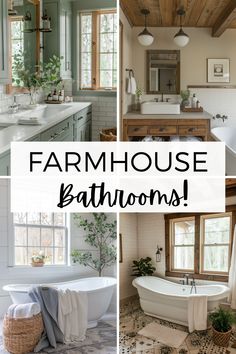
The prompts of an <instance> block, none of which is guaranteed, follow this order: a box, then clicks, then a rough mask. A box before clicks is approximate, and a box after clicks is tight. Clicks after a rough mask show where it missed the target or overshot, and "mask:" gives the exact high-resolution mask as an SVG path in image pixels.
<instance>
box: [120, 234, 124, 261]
mask: <svg viewBox="0 0 236 354" xmlns="http://www.w3.org/2000/svg"><path fill="white" fill-rule="evenodd" d="M119 250H120V252H119V263H123V249H122V234H119Z"/></svg>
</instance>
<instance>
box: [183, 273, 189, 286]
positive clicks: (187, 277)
mask: <svg viewBox="0 0 236 354" xmlns="http://www.w3.org/2000/svg"><path fill="white" fill-rule="evenodd" d="M184 279H186V285H189V274H184Z"/></svg>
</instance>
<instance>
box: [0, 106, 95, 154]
mask: <svg viewBox="0 0 236 354" xmlns="http://www.w3.org/2000/svg"><path fill="white" fill-rule="evenodd" d="M90 105H91V103H90V102H70V103H62V104H60V105H59V104H58V105H52V104H49V105H46V104H40V105H37V107H36V108H35V109H32V110H20V111H19V112H17V113H16V114H8V113H5V114H0V127H4V126H7V127H6V128H4V129H1V130H0V154H3V153H4V152H6V151H8V150H9V149H10V144H11V142H12V141H25V140H29V139H31V138H32V137H34V136H35V135H37V134H40V133H42V132H43V131H45V130H47V129H49V128H50V127H52V126H54V125H55V124H57V123H60V122H61V121H63V120H65V119H66V118H68V117H70V116H72V115H73V114H75V113H77V112H79V111H81V110H82V109H84V108H86V107H88V106H90ZM45 109H47V110H48V112H49V113H48V114H46V115H44V114H43V112H44V110H45ZM19 117H21V118H24V117H39V118H38V119H39V121H40V125H20V124H17V121H18V119H19ZM9 124H11V125H9Z"/></svg>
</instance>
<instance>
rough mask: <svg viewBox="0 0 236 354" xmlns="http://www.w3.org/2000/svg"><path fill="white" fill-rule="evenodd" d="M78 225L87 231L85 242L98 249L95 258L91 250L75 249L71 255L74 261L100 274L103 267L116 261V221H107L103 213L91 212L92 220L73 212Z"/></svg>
mask: <svg viewBox="0 0 236 354" xmlns="http://www.w3.org/2000/svg"><path fill="white" fill-rule="evenodd" d="M73 217H74V220H75V223H76V224H77V226H78V227H81V228H83V229H84V231H86V232H87V234H86V235H85V242H86V243H87V244H88V245H90V246H92V247H94V248H96V249H97V250H98V257H97V258H96V257H95V256H94V255H93V253H92V252H89V251H86V252H83V251H80V250H78V249H75V250H73V251H72V253H71V256H72V260H73V262H74V263H79V264H82V265H84V266H86V267H90V268H92V269H93V270H96V271H97V272H98V273H99V276H101V275H102V271H103V269H104V268H105V267H109V266H111V265H112V264H114V263H115V262H116V254H117V249H116V246H115V245H114V241H116V239H117V232H116V221H113V222H108V221H107V215H106V214H104V213H93V221H89V220H87V219H84V218H83V217H82V216H81V215H80V214H77V213H76V214H73Z"/></svg>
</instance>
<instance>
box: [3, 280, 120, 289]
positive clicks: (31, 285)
mask: <svg viewBox="0 0 236 354" xmlns="http://www.w3.org/2000/svg"><path fill="white" fill-rule="evenodd" d="M93 279H109V280H112V282H113V283H112V284H108V285H106V286H103V287H99V288H96V289H91V290H80V291H81V292H86V293H95V292H98V291H100V290H102V289H108V288H113V287H115V286H116V285H117V279H116V278H115V277H88V278H79V279H74V280H68V281H64V282H56V283H42V284H23V283H22V284H6V285H4V286H3V287H2V289H3V290H4V291H7V292H8V293H11V292H15V293H16V292H18V293H28V291H29V289H30V288H32V287H34V286H48V287H50V286H52V287H56V285H59V284H60V285H64V284H72V283H75V282H78V281H83V280H90V281H91V280H93ZM17 287H18V289H17Z"/></svg>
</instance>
